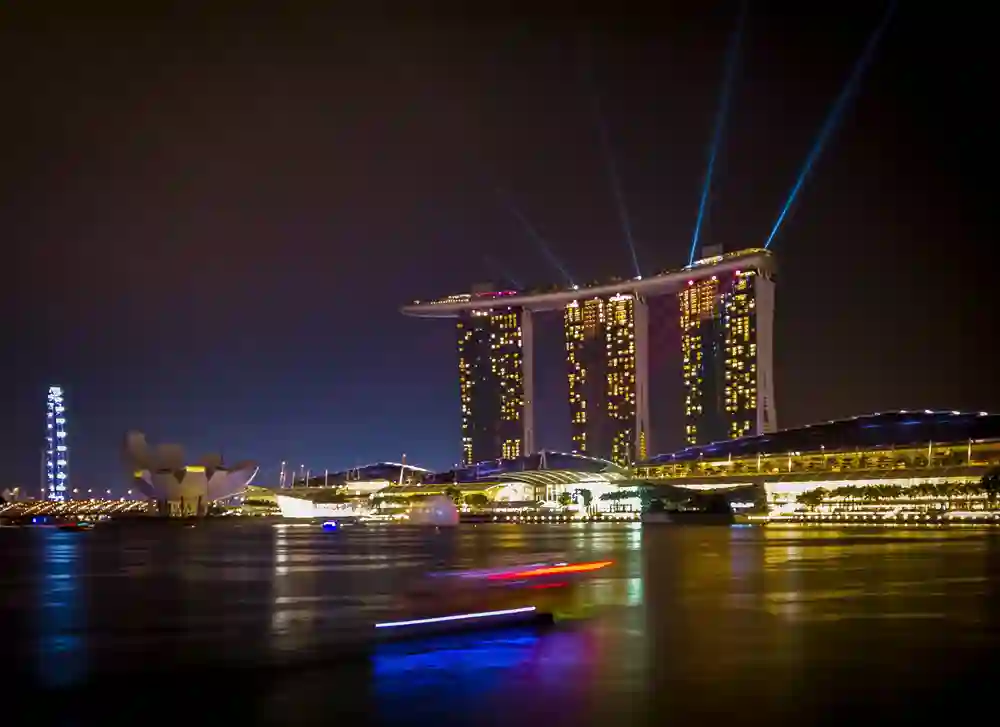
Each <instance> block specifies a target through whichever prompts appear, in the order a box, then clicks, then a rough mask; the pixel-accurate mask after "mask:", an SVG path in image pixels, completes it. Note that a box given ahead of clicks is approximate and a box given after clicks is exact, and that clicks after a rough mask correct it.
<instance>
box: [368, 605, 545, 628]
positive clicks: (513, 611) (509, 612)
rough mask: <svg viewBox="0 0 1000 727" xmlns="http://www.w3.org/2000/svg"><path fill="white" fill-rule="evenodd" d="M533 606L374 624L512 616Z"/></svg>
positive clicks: (382, 625)
mask: <svg viewBox="0 0 1000 727" xmlns="http://www.w3.org/2000/svg"><path fill="white" fill-rule="evenodd" d="M534 610H535V607H534V606H524V607H522V608H505V609H503V610H501V611H480V612H479V613H459V614H455V615H453V616H435V617H434V618H415V619H410V620H409V621H384V622H382V623H377V624H375V628H377V629H391V628H397V627H400V626H420V625H423V624H435V623H447V622H449V621H469V620H473V619H480V618H490V617H492V616H513V615H515V614H522V613H532V612H534Z"/></svg>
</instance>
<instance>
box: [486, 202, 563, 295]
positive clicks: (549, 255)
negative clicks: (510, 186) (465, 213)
mask: <svg viewBox="0 0 1000 727" xmlns="http://www.w3.org/2000/svg"><path fill="white" fill-rule="evenodd" d="M496 192H497V195H498V196H499V197H500V199H501V200H503V202H504V204H505V205H506V207H507V209H508V210H509V211H510V213H511V214H512V215H514V217H515V218H516V219H517V221H518V222H520V223H521V227H522V228H524V231H525V232H526V233H527V235H528V237H530V238H531V239H532V240H534V241H535V243H536V244H537V245H538V248H539V249H540V250H541V251H542V255H544V256H545V259H546V260H548V261H549V263H550V264H551V265H552V267H554V268H555V269H556V270H558V271H559V273H560V274H561V275H562V276H563V278H565V280H566V282H567V283H568V284H569V286H570V287H571V288H572V287H576V283H574V282H573V277H572V276H571V275H570V274H569V272H568V271H567V270H566V267H565V266H564V265H563V264H562V263H560V262H559V259H558V258H557V257H556V256H555V254H554V253H553V252H552V247H551V246H550V245H549V242H548V240H546V239H545V238H544V237H542V235H541V233H540V232H538V230H537V229H535V226H534V225H533V224H531V221H530V220H529V219H528V218H527V217H526V216H525V214H524V213H523V212H522V211H521V210H520V208H519V207H518V206H517V205H516V204H514V200H513V199H512V198H511V196H510V195H509V194H507V192H506V191H505V190H504V189H502V188H501V187H497V188H496Z"/></svg>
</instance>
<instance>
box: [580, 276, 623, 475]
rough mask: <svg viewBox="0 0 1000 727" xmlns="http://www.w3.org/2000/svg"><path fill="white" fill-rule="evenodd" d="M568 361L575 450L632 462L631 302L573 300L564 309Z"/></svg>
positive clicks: (619, 299) (616, 298)
mask: <svg viewBox="0 0 1000 727" xmlns="http://www.w3.org/2000/svg"><path fill="white" fill-rule="evenodd" d="M564 328H565V334H566V363H567V366H568V379H569V406H570V427H571V432H572V434H571V437H572V442H573V444H572V447H573V451H574V452H581V453H586V454H590V455H592V456H595V457H603V458H607V459H610V460H611V461H612V462H615V463H617V464H630V463H631V462H632V461H633V460H634V459H635V452H634V447H635V421H636V341H635V300H634V298H633V296H631V295H625V294H622V295H614V296H611V297H609V298H589V299H586V300H583V301H573V302H572V303H570V304H569V305H568V306H567V307H566V310H565V316H564Z"/></svg>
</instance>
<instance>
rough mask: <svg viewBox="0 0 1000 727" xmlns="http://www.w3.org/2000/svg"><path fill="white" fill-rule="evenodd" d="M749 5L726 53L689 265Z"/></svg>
mask: <svg viewBox="0 0 1000 727" xmlns="http://www.w3.org/2000/svg"><path fill="white" fill-rule="evenodd" d="M747 5H748V2H747V0H743V2H741V3H740V15H739V19H738V20H737V21H736V30H734V31H733V35H732V38H731V39H730V41H729V49H728V51H727V52H726V75H725V77H724V79H723V82H722V95H721V96H720V98H719V108H718V110H717V111H716V116H715V131H714V132H713V133H712V145H711V146H710V147H709V149H708V167H707V168H706V170H705V180H704V182H702V185H701V201H700V202H699V203H698V219H697V220H696V221H695V223H694V234H693V235H692V236H691V254H690V256H689V257H688V265H691V264H693V263H694V257H695V254H696V252H697V250H698V242H699V239H700V238H701V226H702V224H703V223H704V221H705V215H706V213H707V212H708V199H709V192H710V191H711V189H712V174H713V172H714V171H715V158H716V156H717V155H718V153H719V144H720V143H721V140H722V132H723V129H725V126H726V117H727V116H729V99H730V97H731V96H732V91H733V79H734V78H735V77H736V64H737V62H738V60H739V55H740V45H741V44H742V39H743V26H744V25H745V24H746V15H747Z"/></svg>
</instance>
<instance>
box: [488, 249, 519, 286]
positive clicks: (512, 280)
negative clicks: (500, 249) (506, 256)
mask: <svg viewBox="0 0 1000 727" xmlns="http://www.w3.org/2000/svg"><path fill="white" fill-rule="evenodd" d="M483 262H485V263H486V264H487V265H489V266H491V267H492V268H493V269H494V270H496V271H497V272H498V273H500V275H501V276H502V277H503V278H505V279H506V281H507V282H508V283H510V284H511V285H513V286H514V287H515V288H517V289H518V290H524V286H523V285H522V284H521V283H520V281H518V280H517V278H515V277H514V276H513V275H511V274H510V273H508V272H507V271H506V270H505V269H504V268H503V266H501V265H500V263H498V262H497V261H496V260H494V259H493V258H491V257H490V256H489V255H483Z"/></svg>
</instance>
